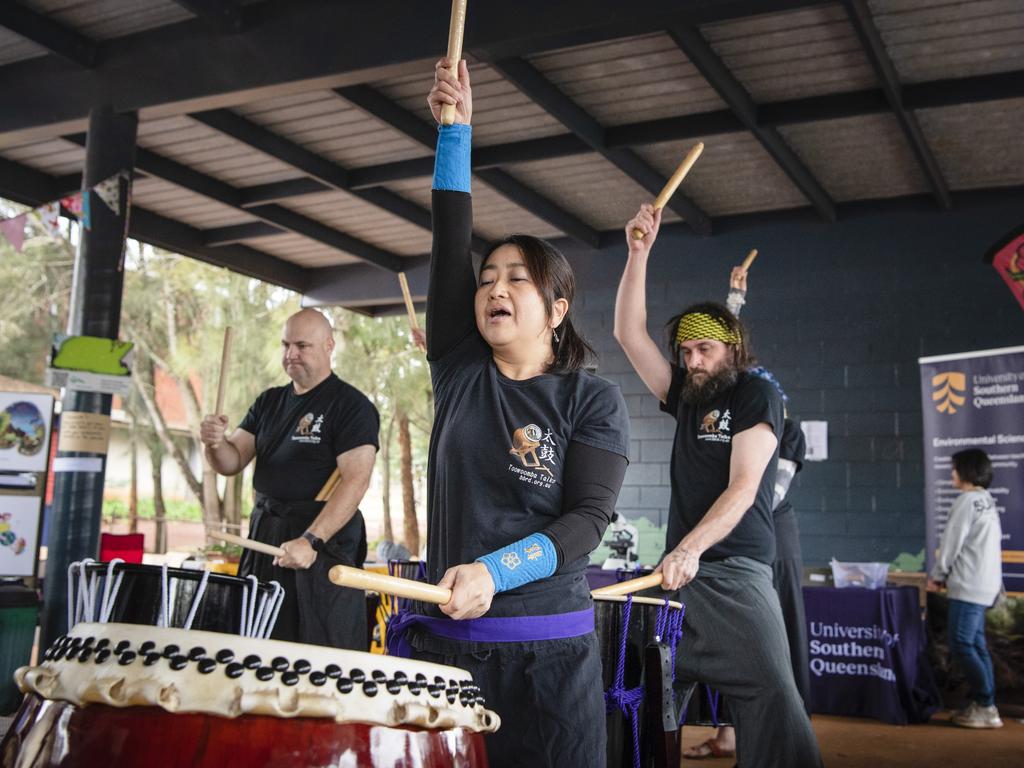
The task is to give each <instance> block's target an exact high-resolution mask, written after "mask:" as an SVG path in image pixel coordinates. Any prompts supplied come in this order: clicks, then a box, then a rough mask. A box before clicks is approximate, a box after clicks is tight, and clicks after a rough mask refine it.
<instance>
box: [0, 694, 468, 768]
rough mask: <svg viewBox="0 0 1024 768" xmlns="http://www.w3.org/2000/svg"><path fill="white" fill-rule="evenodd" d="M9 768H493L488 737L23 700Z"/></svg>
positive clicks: (0, 761) (5, 751)
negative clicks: (490, 765) (488, 755)
mask: <svg viewBox="0 0 1024 768" xmlns="http://www.w3.org/2000/svg"><path fill="white" fill-rule="evenodd" d="M0 765H2V766H3V768H14V767H15V766H18V767H19V768H20V767H21V766H26V768H27V766H32V768H51V767H52V768H57V766H60V768H99V767H100V766H119V767H120V768H227V767H228V766H236V765H237V766H253V767H254V768H255V767H256V766H263V767H265V768H306V767H307V766H308V767H309V768H314V766H316V767H317V768H319V767H320V766H325V765H330V766H352V768H356V766H359V768H362V767H363V766H382V767H384V766H386V767H387V768H392V766H422V767H423V768H449V767H450V766H460V767H462V766H486V765H487V756H486V751H485V748H484V738H483V735H482V734H479V733H473V732H471V731H468V730H466V729H462V728H457V729H450V730H426V729H413V728H387V727H384V726H379V725H368V724H366V723H336V722H334V721H332V720H325V719H319V718H310V717H300V718H295V719H287V720H286V719H282V718H276V717H268V716H262V715H243V716H241V717H238V718H235V719H228V718H224V717H219V716H217V715H206V714H194V713H193V714H171V713H169V712H165V711H164V710H162V709H159V708H157V707H127V708H125V709H119V708H117V707H108V706H106V705H103V704H93V705H90V706H87V707H77V706H75V705H74V704H68V703H67V702H63V701H47V700H46V699H42V698H40V697H39V696H38V695H36V694H31V695H29V696H26V697H25V702H24V704H23V705H22V707H21V709H20V710H19V712H18V715H17V718H16V720H15V721H14V723H13V724H12V726H11V729H10V731H8V734H7V737H6V739H5V740H4V742H3V746H2V748H0Z"/></svg>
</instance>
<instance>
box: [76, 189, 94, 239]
mask: <svg viewBox="0 0 1024 768" xmlns="http://www.w3.org/2000/svg"><path fill="white" fill-rule="evenodd" d="M91 191H92V190H89V189H83V190H82V215H81V217H80V218H79V221H81V222H82V226H83V227H85V228H86V229H92V209H91V207H90V201H91V200H92V195H90V194H89V192H91Z"/></svg>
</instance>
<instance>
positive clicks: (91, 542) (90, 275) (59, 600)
mask: <svg viewBox="0 0 1024 768" xmlns="http://www.w3.org/2000/svg"><path fill="white" fill-rule="evenodd" d="M137 127H138V118H137V116H136V115H135V114H134V113H130V114H119V113H116V112H114V110H113V109H111V108H110V107H96V108H94V109H93V110H92V112H91V113H90V114H89V138H88V142H87V144H86V150H85V171H84V174H83V178H82V189H84V190H88V189H91V188H92V187H93V186H94V185H95V184H97V183H98V182H100V181H103V180H104V179H108V178H110V177H111V176H113V175H115V174H117V173H121V172H125V177H124V178H123V179H122V181H121V204H120V210H119V211H118V212H117V213H114V212H113V211H111V210H110V208H109V207H108V206H107V205H106V204H105V203H104V202H103V201H102V200H100V198H99V196H97V195H96V194H94V193H89V194H91V195H92V196H91V199H90V211H91V219H92V227H91V229H88V230H86V229H85V228H84V227H83V228H82V230H81V240H80V243H79V247H78V255H77V256H76V258H75V272H74V280H73V283H72V289H71V310H70V312H69V315H68V333H70V334H72V335H85V336H102V337H104V338H108V339H116V338H117V334H118V329H119V327H120V324H121V293H122V289H123V287H124V272H123V270H122V260H121V259H122V253H123V252H124V246H125V242H124V241H125V215H126V212H127V205H126V201H127V199H128V194H127V193H128V190H129V188H130V184H131V182H130V174H131V171H132V168H133V167H134V165H135V133H136V128H137ZM110 401H111V396H110V395H100V394H95V393H91V392H73V391H68V390H65V394H64V399H63V401H62V412H64V413H67V412H69V411H78V412H84V413H101V414H105V415H108V416H109V415H110ZM97 456H98V455H97V454H87V453H79V452H68V451H59V452H58V453H57V457H58V458H65V457H68V458H70V457H91V458H96V457H97ZM101 461H102V464H101V466H102V469H101V471H99V472H58V473H56V474H55V481H54V490H53V507H52V510H51V513H50V514H51V519H50V524H49V539H48V541H47V546H48V554H47V560H46V581H45V588H44V602H43V617H42V619H43V634H42V642H43V647H46V646H47V645H49V644H50V642H52V641H53V640H54V639H55V638H57V637H58V636H60V635H61V634H63V633H64V632H66V631H67V601H68V584H67V570H68V566H69V565H70V564H71V563H72V562H74V561H76V560H81V559H83V558H86V557H93V558H95V557H97V556H98V553H99V540H100V522H101V513H102V510H103V479H104V476H105V471H106V457H105V456H104V457H102V459H101Z"/></svg>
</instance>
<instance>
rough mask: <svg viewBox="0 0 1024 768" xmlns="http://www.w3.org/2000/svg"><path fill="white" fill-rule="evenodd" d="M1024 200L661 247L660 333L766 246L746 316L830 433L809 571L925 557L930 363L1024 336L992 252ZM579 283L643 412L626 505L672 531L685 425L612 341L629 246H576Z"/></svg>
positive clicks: (747, 230) (798, 502)
mask: <svg viewBox="0 0 1024 768" xmlns="http://www.w3.org/2000/svg"><path fill="white" fill-rule="evenodd" d="M1022 210H1024V194H1022V193H1021V192H1020V191H1008V192H1007V194H1006V195H1005V196H1002V197H997V198H993V199H992V200H990V201H988V202H985V203H977V202H976V203H974V204H971V205H969V206H967V207H963V206H961V207H958V208H957V209H955V210H954V212H952V213H946V214H940V213H935V212H931V211H929V210H927V208H926V207H921V206H911V205H908V206H905V208H904V209H903V210H899V211H897V212H891V211H890V212H880V211H878V210H875V211H872V210H869V209H866V208H865V209H863V210H861V211H860V212H858V213H857V214H855V215H852V216H849V217H847V218H846V219H844V220H843V221H841V222H840V223H838V224H832V225H829V224H823V223H821V222H819V221H814V220H812V219H811V218H810V217H809V216H803V215H794V216H790V217H789V218H775V219H770V218H765V219H762V220H760V221H757V220H754V219H747V220H734V221H732V222H726V223H725V230H726V231H722V232H720V234H718V235H716V236H715V237H714V238H709V239H700V238H697V237H694V236H691V235H688V234H687V233H685V232H681V231H679V230H678V229H676V230H673V231H672V232H666V233H665V234H663V236H662V238H661V240H660V241H659V242H658V244H657V245H656V247H655V256H654V258H653V259H652V262H651V266H650V274H649V279H648V306H649V323H650V328H651V332H652V334H656V335H655V338H657V339H659V340H660V339H661V325H662V324H663V323H664V322H665V321H666V320H667V319H668V318H669V317H671V316H672V315H673V314H675V313H676V312H678V311H679V310H680V309H682V308H683V307H685V306H686V305H687V304H689V303H692V302H695V301H700V300H704V299H714V300H718V301H721V300H723V299H724V296H725V294H726V291H727V283H728V276H729V271H730V268H731V267H732V266H733V265H735V264H738V263H739V262H740V261H741V260H742V259H743V256H744V255H745V254H746V253H747V251H748V250H749V249H750V248H758V249H759V250H760V252H761V255H760V256H759V258H758V260H757V262H756V263H755V265H754V267H753V269H752V271H751V277H750V294H749V295H748V301H747V305H746V306H745V307H744V311H743V314H742V317H743V320H744V321H745V322H746V323H747V324H748V327H749V328H750V329H751V331H752V337H753V340H754V348H755V352H756V353H757V355H758V357H759V359H760V361H761V362H762V363H763V364H764V365H766V366H767V367H769V368H770V369H771V370H772V371H774V372H775V374H776V375H777V376H778V378H779V380H780V381H781V382H782V385H783V387H784V388H785V389H786V391H787V393H788V395H789V397H790V412H791V414H792V415H794V416H795V417H797V418H799V419H824V420H826V421H828V423H829V460H828V461H827V462H820V463H809V464H807V465H806V467H805V471H804V472H802V473H801V474H800V475H798V476H797V480H796V481H795V484H794V488H793V490H792V492H791V498H792V501H793V503H794V506H795V507H796V509H797V511H798V513H799V516H800V527H801V538H802V543H803V549H804V556H805V560H806V561H807V563H808V564H823V563H825V562H827V561H828V559H829V558H830V557H832V556H835V557H837V558H839V559H846V560H891V559H892V558H894V557H895V556H897V555H898V554H899V553H901V552H912V553H916V552H918V551H920V550H921V549H922V548H923V547H924V517H923V514H924V513H923V491H922V463H921V459H922V446H921V439H922V437H921V404H920V392H919V378H918V365H917V358H918V357H919V356H923V355H936V354H945V353H952V352H961V351H967V350H972V349H987V348H994V347H1001V346H1008V345H1013V344H1020V343H1022V341H1024V314H1022V312H1021V309H1020V307H1019V306H1018V305H1017V304H1016V302H1015V301H1014V299H1013V297H1012V296H1011V295H1010V293H1009V291H1008V290H1007V289H1006V287H1005V286H1004V285H1003V284H1002V282H1001V281H1000V279H999V277H998V275H997V274H996V272H995V270H993V269H992V267H991V266H989V265H987V264H984V263H983V262H982V256H983V254H984V253H985V252H986V251H987V250H988V249H989V247H990V246H991V245H992V244H993V243H994V242H995V241H996V240H998V239H999V238H1000V237H1001V236H1002V235H1003V234H1005V233H1006V232H1008V231H1009V230H1010V229H1011V228H1013V227H1014V226H1016V225H1019V224H1020V222H1021V219H1022V218H1024V214H1022ZM567 253H568V255H569V257H570V259H571V260H572V261H573V262H574V264H575V266H576V273H577V276H578V279H579V280H580V283H581V286H580V287H581V291H580V295H581V300H580V302H579V305H578V306H577V307H576V311H577V312H578V313H579V315H578V317H579V319H580V324H581V325H582V327H583V330H584V332H585V333H586V334H587V336H588V338H590V340H591V341H592V342H593V344H594V346H595V348H596V349H597V350H598V352H599V354H600V356H601V359H600V362H599V366H598V372H599V373H600V374H601V375H603V376H605V377H607V378H608V379H611V380H612V381H615V382H616V383H618V384H619V385H620V386H621V387H622V392H623V395H625V398H626V402H627V404H628V407H629V411H630V415H631V418H632V434H631V440H630V461H631V464H630V467H629V471H628V473H627V475H626V480H625V485H624V487H623V491H622V495H621V497H620V499H619V510H620V511H622V512H623V513H625V514H626V515H627V516H629V517H638V516H643V517H646V518H648V519H649V520H650V521H651V522H652V523H654V524H655V525H664V523H665V520H666V518H667V515H668V502H669V472H668V462H669V456H670V452H671V448H672V435H673V430H674V421H673V420H672V419H671V418H669V417H668V416H665V415H663V414H661V413H660V412H659V411H658V404H657V403H656V402H655V400H654V398H653V397H652V396H650V395H649V394H648V393H647V391H646V389H645V388H644V386H643V384H642V382H641V381H640V380H639V378H638V377H637V376H636V375H635V374H634V373H633V372H632V369H631V368H630V366H629V364H628V361H627V360H626V359H625V356H624V355H623V353H622V351H621V349H619V347H618V345H617V344H616V342H615V340H614V339H613V338H612V335H611V333H612V326H613V314H612V313H613V304H614V300H615V289H616V286H617V284H618V279H619V276H620V274H621V270H622V265H623V263H624V259H625V256H624V253H625V248H624V245H618V244H616V245H614V246H612V247H609V248H606V249H604V250H602V251H600V252H593V251H591V252H587V253H584V252H573V251H571V250H567Z"/></svg>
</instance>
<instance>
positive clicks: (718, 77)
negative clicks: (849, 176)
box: [668, 24, 836, 221]
mask: <svg viewBox="0 0 1024 768" xmlns="http://www.w3.org/2000/svg"><path fill="white" fill-rule="evenodd" d="M668 33H669V35H670V36H671V37H672V39H673V40H674V41H675V43H676V45H678V46H679V48H680V50H682V52H683V53H685V54H686V56H687V58H688V59H689V60H690V62H691V63H692V64H693V65H694V66H695V67H697V69H698V70H700V73H701V74H702V75H703V76H704V79H705V80H707V82H708V84H709V85H710V86H711V87H712V88H714V89H715V91H716V92H717V93H718V95H719V96H721V97H722V100H723V101H724V102H725V103H726V104H727V105H728V106H729V109H731V110H732V111H733V112H734V113H735V115H736V117H738V118H739V120H740V122H742V123H743V125H744V127H745V128H746V129H747V130H748V131H750V132H751V133H752V134H754V138H756V139H757V140H758V141H759V142H760V143H761V146H763V147H764V148H765V150H767V152H768V154H769V155H771V157H772V159H773V160H775V162H776V163H777V164H778V166H779V167H780V168H781V169H782V170H783V172H784V173H785V174H786V175H787V176H788V177H789V178H790V180H791V181H792V182H793V183H794V184H795V185H796V187H797V189H799V190H800V191H801V192H802V193H803V195H804V197H806V198H807V199H808V201H810V203H811V205H812V206H814V209H815V210H816V211H817V212H818V215H819V216H821V217H822V218H823V219H825V220H826V221H835V220H836V206H835V203H834V202H833V201H832V198H831V197H829V194H828V192H826V191H825V188H824V187H822V186H821V184H820V183H819V182H818V180H817V179H816V178H814V174H812V173H811V172H810V170H808V168H807V166H805V165H804V164H803V162H802V161H801V160H800V158H799V157H797V154H796V152H794V151H793V149H792V148H791V147H790V146H789V144H787V143H786V140H785V139H783V138H782V134H780V133H779V132H778V131H777V130H776V129H775V128H771V127H768V126H764V125H761V124H760V123H759V122H758V119H757V105H756V104H754V100H753V99H752V98H751V97H750V94H749V93H748V92H747V89H746V88H744V87H743V85H742V84H741V83H740V81H739V80H737V79H736V76H735V75H733V73H732V72H730V71H729V68H728V67H726V66H725V62H723V61H722V60H721V59H720V58H719V56H718V54H717V53H715V52H714V50H713V49H712V48H711V46H710V45H709V44H708V42H707V40H705V39H704V36H703V35H702V34H701V33H700V30H699V29H697V28H696V27H691V26H687V25H682V24H677V25H674V26H672V27H670V28H669V30H668Z"/></svg>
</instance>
